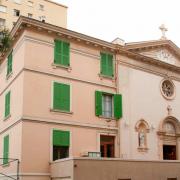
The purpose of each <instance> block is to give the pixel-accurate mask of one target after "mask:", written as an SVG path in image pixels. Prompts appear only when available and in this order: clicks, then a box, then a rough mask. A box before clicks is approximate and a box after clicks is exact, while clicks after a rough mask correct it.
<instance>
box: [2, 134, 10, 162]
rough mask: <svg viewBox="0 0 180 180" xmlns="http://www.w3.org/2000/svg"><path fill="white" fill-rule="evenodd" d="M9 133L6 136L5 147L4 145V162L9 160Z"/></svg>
mask: <svg viewBox="0 0 180 180" xmlns="http://www.w3.org/2000/svg"><path fill="white" fill-rule="evenodd" d="M8 158H9V135H7V136H5V137H4V147H3V164H7V163H8V162H9V160H8Z"/></svg>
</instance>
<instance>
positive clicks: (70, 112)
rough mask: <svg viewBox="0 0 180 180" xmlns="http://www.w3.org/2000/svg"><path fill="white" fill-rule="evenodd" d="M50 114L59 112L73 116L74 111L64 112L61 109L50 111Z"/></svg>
mask: <svg viewBox="0 0 180 180" xmlns="http://www.w3.org/2000/svg"><path fill="white" fill-rule="evenodd" d="M50 112H55V113H56V112H57V113H62V114H70V115H71V114H73V112H72V111H63V110H59V109H52V108H51V109H50Z"/></svg>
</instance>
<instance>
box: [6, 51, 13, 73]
mask: <svg viewBox="0 0 180 180" xmlns="http://www.w3.org/2000/svg"><path fill="white" fill-rule="evenodd" d="M11 72H12V51H11V53H10V54H9V56H8V60H7V76H8V75H9V74H10V73H11Z"/></svg>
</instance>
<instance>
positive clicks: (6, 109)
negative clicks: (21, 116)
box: [4, 91, 11, 118]
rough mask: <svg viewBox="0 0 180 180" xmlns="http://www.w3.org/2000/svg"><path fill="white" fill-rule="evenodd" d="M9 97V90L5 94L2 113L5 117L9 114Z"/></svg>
mask: <svg viewBox="0 0 180 180" xmlns="http://www.w3.org/2000/svg"><path fill="white" fill-rule="evenodd" d="M10 98H11V92H10V91H9V92H8V93H7V94H6V96H5V113H4V117H5V118H6V117H8V116H9V115H10Z"/></svg>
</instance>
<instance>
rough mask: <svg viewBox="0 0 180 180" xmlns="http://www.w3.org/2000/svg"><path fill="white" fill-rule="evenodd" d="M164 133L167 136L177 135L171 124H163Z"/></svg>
mask: <svg viewBox="0 0 180 180" xmlns="http://www.w3.org/2000/svg"><path fill="white" fill-rule="evenodd" d="M163 131H164V132H165V133H167V134H176V128H175V126H174V124H173V123H171V122H165V123H164V124H163Z"/></svg>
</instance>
